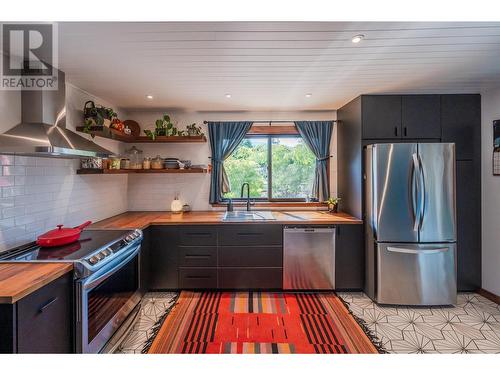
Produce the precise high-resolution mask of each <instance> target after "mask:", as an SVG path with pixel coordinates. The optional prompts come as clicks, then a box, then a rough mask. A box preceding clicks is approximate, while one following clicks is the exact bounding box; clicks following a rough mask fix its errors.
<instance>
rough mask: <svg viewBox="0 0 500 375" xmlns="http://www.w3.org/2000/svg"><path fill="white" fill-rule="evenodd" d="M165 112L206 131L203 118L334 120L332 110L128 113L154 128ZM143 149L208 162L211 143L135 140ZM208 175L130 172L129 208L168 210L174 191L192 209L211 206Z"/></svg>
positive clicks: (334, 184) (334, 178) (334, 185)
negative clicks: (169, 142) (161, 142)
mask: <svg viewBox="0 0 500 375" xmlns="http://www.w3.org/2000/svg"><path fill="white" fill-rule="evenodd" d="M164 113H168V114H169V115H170V117H171V119H172V122H173V123H174V124H175V125H176V126H177V127H178V128H179V129H185V127H186V125H189V124H191V123H193V122H196V123H197V124H198V125H201V126H202V128H203V132H204V133H205V134H207V127H206V125H203V121H204V120H207V121H246V120H335V119H336V112H335V111H308V112H179V111H169V110H165V111H133V110H129V111H128V114H129V116H130V118H131V119H134V120H136V121H137V122H138V123H139V124H140V125H141V129H143V130H144V129H153V128H154V123H155V120H156V119H158V118H160V117H161V116H162V115H163V114H164ZM336 146H337V144H336V136H335V133H334V136H333V137H332V150H331V152H332V154H333V155H334V157H333V158H332V162H331V163H330V165H331V170H330V178H331V181H330V182H331V183H330V185H331V187H332V188H331V194H332V195H336V191H337V159H336V149H337V147H336ZM136 147H137V148H139V149H141V150H143V151H144V156H151V157H154V156H156V155H161V156H162V157H177V158H179V159H181V160H182V159H188V160H191V161H192V163H193V164H205V165H206V164H208V163H209V162H210V160H209V156H210V146H209V144H208V142H207V143H194V144H156V145H155V144H137V145H136ZM209 191H210V176H209V175H208V174H185V175H173V174H172V175H130V176H129V187H128V194H129V210H131V211H137V210H145V211H155V210H168V209H170V202H171V201H172V200H173V198H174V196H175V195H176V194H179V196H180V199H181V200H182V201H183V202H184V203H189V204H190V205H191V207H192V208H193V209H194V210H211V209H212V207H211V206H210V204H209V203H208V195H209Z"/></svg>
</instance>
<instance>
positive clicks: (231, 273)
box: [219, 267, 283, 289]
mask: <svg viewBox="0 0 500 375" xmlns="http://www.w3.org/2000/svg"><path fill="white" fill-rule="evenodd" d="M219 288H221V289H282V288H283V268H268V267H266V268H263V267H261V268H252V267H238V268H232V267H225V268H219Z"/></svg>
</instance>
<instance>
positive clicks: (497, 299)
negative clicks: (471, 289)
mask: <svg viewBox="0 0 500 375" xmlns="http://www.w3.org/2000/svg"><path fill="white" fill-rule="evenodd" d="M477 293H478V294H480V295H482V296H483V297H484V298H487V299H489V300H490V301H493V302H495V303H496V304H498V305H500V296H497V295H496V294H495V293H491V292H488V291H487V290H484V289H478V290H477Z"/></svg>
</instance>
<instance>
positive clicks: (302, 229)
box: [283, 226, 335, 233]
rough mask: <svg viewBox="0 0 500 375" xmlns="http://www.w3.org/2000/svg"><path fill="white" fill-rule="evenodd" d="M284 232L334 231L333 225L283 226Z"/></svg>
mask: <svg viewBox="0 0 500 375" xmlns="http://www.w3.org/2000/svg"><path fill="white" fill-rule="evenodd" d="M283 232H285V233H335V227H334V226H332V227H321V228H319V227H285V229H283Z"/></svg>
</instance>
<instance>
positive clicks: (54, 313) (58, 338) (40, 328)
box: [17, 272, 73, 353]
mask: <svg viewBox="0 0 500 375" xmlns="http://www.w3.org/2000/svg"><path fill="white" fill-rule="evenodd" d="M72 290H73V279H72V273H71V272H70V273H67V274H66V275H64V276H61V277H60V278H58V279H56V280H54V281H53V282H51V283H50V284H48V285H46V286H44V287H43V288H41V289H39V290H37V291H36V292H33V293H32V294H30V295H28V296H26V297H25V298H23V299H22V300H20V301H19V302H18V303H17V309H18V310H17V340H18V341H17V351H18V353H71V352H72V351H73V345H72V340H73V339H72V334H71V332H72V331H73V327H72V295H73V294H72Z"/></svg>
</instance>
